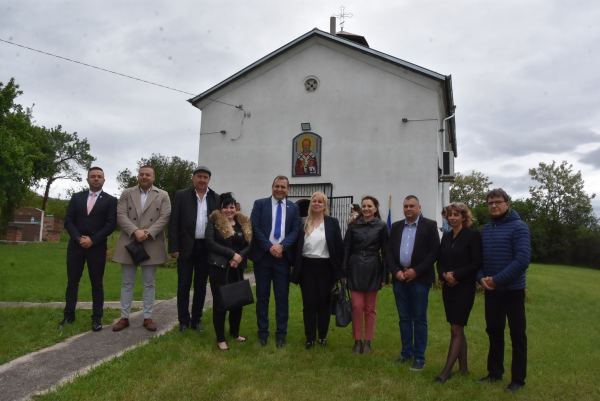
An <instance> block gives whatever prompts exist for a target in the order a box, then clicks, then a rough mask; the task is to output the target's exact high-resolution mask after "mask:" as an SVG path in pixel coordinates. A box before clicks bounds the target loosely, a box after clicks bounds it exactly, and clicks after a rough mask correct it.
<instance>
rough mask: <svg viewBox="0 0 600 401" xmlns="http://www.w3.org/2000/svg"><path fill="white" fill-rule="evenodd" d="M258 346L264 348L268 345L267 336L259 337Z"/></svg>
mask: <svg viewBox="0 0 600 401" xmlns="http://www.w3.org/2000/svg"><path fill="white" fill-rule="evenodd" d="M258 346H259V347H261V348H264V347H266V346H267V337H264V338H259V339H258Z"/></svg>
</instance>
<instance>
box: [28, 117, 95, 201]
mask: <svg viewBox="0 0 600 401" xmlns="http://www.w3.org/2000/svg"><path fill="white" fill-rule="evenodd" d="M34 132H35V139H36V141H37V143H38V146H40V149H41V150H42V153H43V155H44V157H43V159H42V160H40V162H39V166H40V167H42V168H41V169H40V174H39V176H40V177H39V178H40V179H43V180H45V181H46V188H45V191H44V199H43V202H42V210H46V204H47V203H48V197H49V194H50V187H51V186H52V184H54V183H55V182H56V181H57V180H73V181H77V182H80V181H81V180H82V177H81V173H80V172H79V169H80V168H82V169H85V170H87V169H89V168H90V167H91V165H92V162H93V161H95V160H96V158H95V157H93V156H92V155H90V153H89V152H90V145H89V143H88V141H87V139H79V137H78V136H77V132H74V133H72V134H69V133H68V132H64V131H63V130H62V127H61V126H60V125H59V126H57V127H55V128H52V129H49V128H46V127H35V129H34Z"/></svg>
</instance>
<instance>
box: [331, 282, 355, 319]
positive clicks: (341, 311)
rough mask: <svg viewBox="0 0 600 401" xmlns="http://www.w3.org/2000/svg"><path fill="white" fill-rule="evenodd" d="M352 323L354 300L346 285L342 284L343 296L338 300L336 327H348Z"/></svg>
mask: <svg viewBox="0 0 600 401" xmlns="http://www.w3.org/2000/svg"><path fill="white" fill-rule="evenodd" d="M351 321H352V298H350V291H348V289H347V288H346V283H342V288H341V295H340V297H339V298H338V300H337V303H336V308H335V325H336V326H337V327H346V326H348V325H349V324H350V322H351Z"/></svg>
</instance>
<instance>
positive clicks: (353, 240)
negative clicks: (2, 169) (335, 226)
mask: <svg viewBox="0 0 600 401" xmlns="http://www.w3.org/2000/svg"><path fill="white" fill-rule="evenodd" d="M387 240H388V227H387V224H386V223H385V222H383V221H381V220H380V219H378V218H377V217H374V218H373V219H372V220H370V221H369V222H367V223H365V221H364V220H363V218H362V217H360V218H359V219H358V220H357V225H354V224H350V226H349V227H348V231H346V237H345V238H344V263H343V268H344V272H345V274H346V280H347V285H348V289H349V290H351V291H363V292H364V291H379V290H380V289H381V283H384V282H388V274H387V269H386V268H385V261H384V260H382V257H381V255H382V253H383V252H382V251H383V250H385V246H386V243H387Z"/></svg>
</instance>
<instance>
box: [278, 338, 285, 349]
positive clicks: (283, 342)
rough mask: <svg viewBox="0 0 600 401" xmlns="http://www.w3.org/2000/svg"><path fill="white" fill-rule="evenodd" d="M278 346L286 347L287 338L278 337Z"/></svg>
mask: <svg viewBox="0 0 600 401" xmlns="http://www.w3.org/2000/svg"><path fill="white" fill-rule="evenodd" d="M277 348H285V338H278V339H277Z"/></svg>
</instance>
